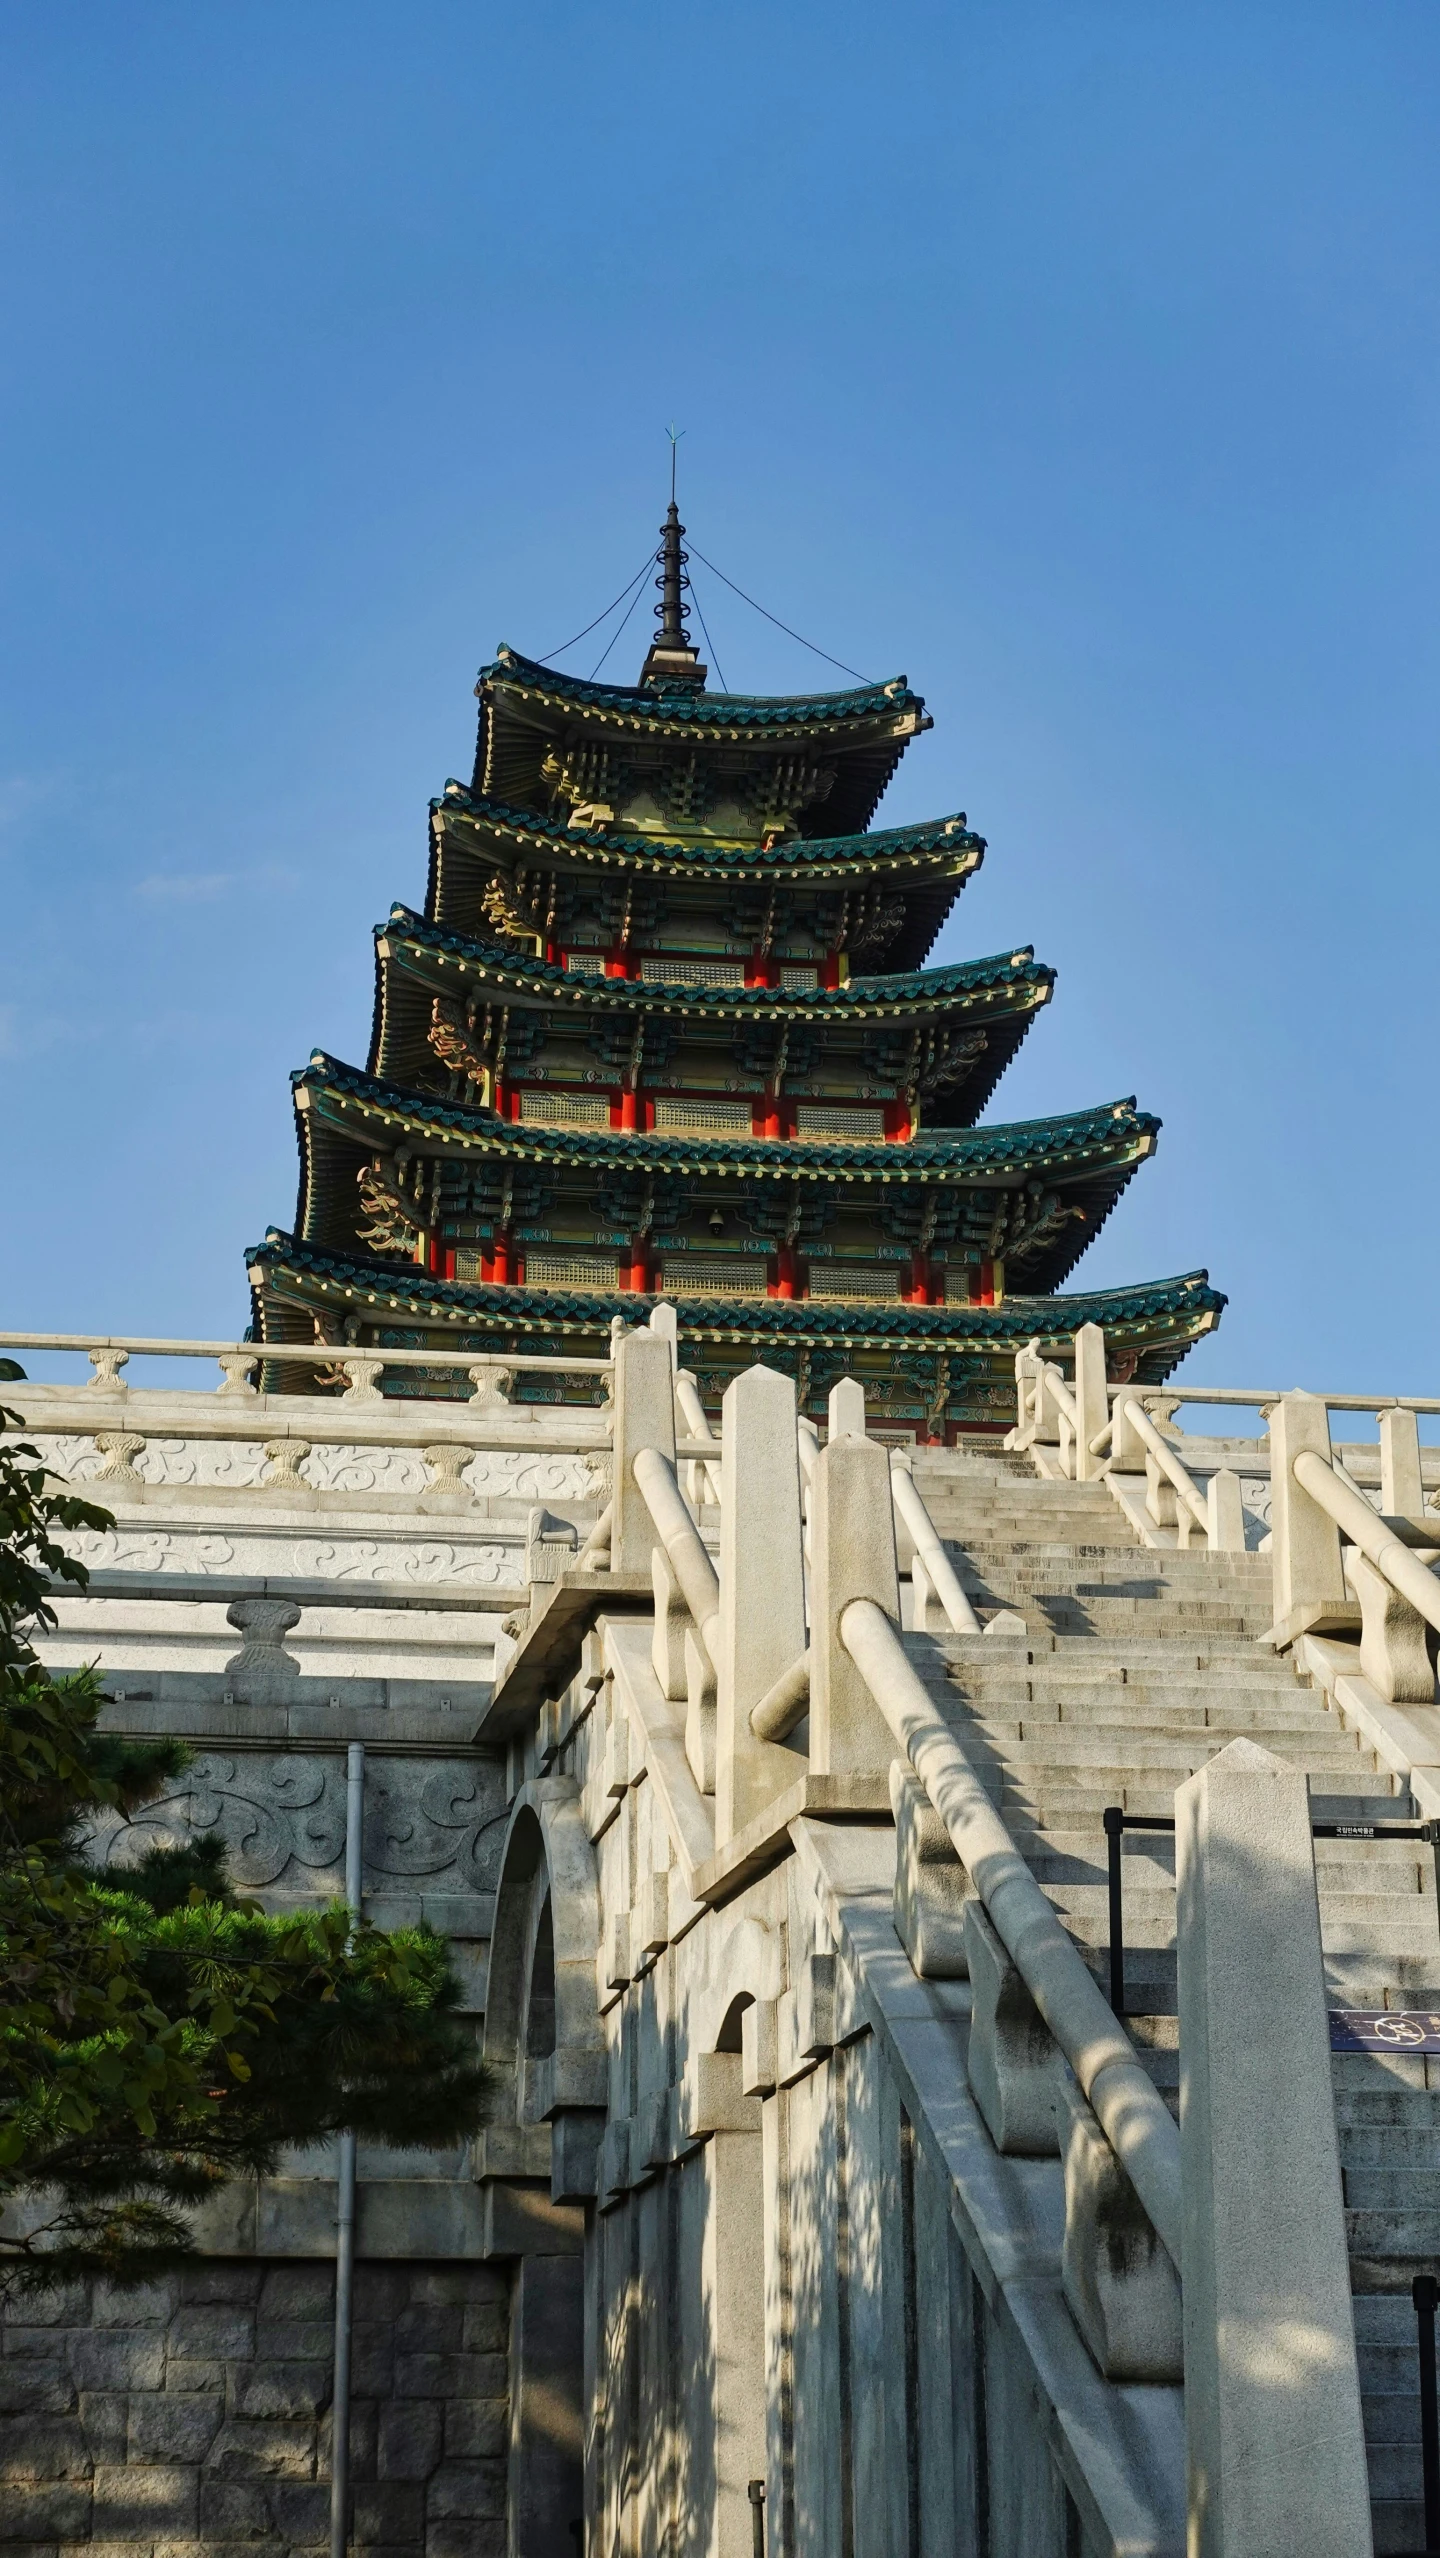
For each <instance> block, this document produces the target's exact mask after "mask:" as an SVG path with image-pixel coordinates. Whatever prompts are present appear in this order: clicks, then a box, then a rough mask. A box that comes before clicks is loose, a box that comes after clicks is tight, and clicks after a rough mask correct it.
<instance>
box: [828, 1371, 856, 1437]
mask: <svg viewBox="0 0 1440 2558" xmlns="http://www.w3.org/2000/svg"><path fill="white" fill-rule="evenodd" d="M827 1409H828V1412H829V1418H830V1436H831V1438H832V1439H863V1438H864V1436H865V1389H864V1387H863V1386H862V1384H861V1383H860V1380H859V1378H858V1377H840V1378H837V1380H836V1382H835V1384H834V1385H833V1386H832V1387H831V1389H830V1396H829V1403H828V1407H827Z"/></svg>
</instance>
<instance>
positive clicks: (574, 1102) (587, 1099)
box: [520, 1092, 610, 1128]
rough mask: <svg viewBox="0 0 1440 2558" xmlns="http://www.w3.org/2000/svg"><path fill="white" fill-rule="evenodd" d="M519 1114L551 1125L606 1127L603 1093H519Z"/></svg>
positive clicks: (607, 1112)
mask: <svg viewBox="0 0 1440 2558" xmlns="http://www.w3.org/2000/svg"><path fill="white" fill-rule="evenodd" d="M520 1117H521V1120H522V1121H524V1120H526V1119H530V1120H541V1121H543V1122H544V1123H545V1124H546V1126H548V1127H551V1128H608V1127H609V1125H610V1104H609V1101H608V1100H607V1098H606V1096H605V1095H604V1094H603V1093H588V1092H522V1094H521V1096H520Z"/></svg>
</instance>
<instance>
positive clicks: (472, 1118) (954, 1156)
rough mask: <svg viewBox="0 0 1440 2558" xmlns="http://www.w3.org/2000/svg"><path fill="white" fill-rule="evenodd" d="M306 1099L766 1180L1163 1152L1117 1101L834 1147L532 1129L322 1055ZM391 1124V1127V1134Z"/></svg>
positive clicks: (546, 1155) (404, 1121)
mask: <svg viewBox="0 0 1440 2558" xmlns="http://www.w3.org/2000/svg"><path fill="white" fill-rule="evenodd" d="M291 1082H292V1085H293V1087H294V1091H295V1098H296V1104H297V1107H299V1108H300V1109H302V1110H304V1111H317V1110H318V1111H319V1112H321V1113H322V1114H324V1115H328V1116H330V1117H331V1118H332V1119H333V1120H334V1122H335V1123H336V1124H337V1125H340V1126H345V1127H353V1128H354V1130H355V1132H356V1135H357V1139H359V1140H360V1141H361V1142H364V1143H365V1144H367V1145H370V1146H372V1147H373V1146H375V1145H376V1144H377V1143H379V1144H382V1145H384V1144H389V1145H401V1144H406V1143H409V1144H411V1145H412V1146H413V1145H415V1144H419V1145H423V1146H424V1147H425V1149H426V1151H427V1152H432V1153H454V1154H461V1155H463V1154H474V1155H485V1154H496V1155H509V1156H512V1157H519V1158H521V1159H523V1160H525V1161H529V1162H534V1163H554V1164H575V1165H593V1166H594V1168H595V1169H596V1170H597V1171H608V1170H610V1169H612V1168H615V1167H618V1166H621V1165H625V1166H630V1167H633V1168H635V1169H642V1168H643V1169H645V1170H647V1171H653V1172H680V1171H683V1170H685V1169H687V1168H691V1169H694V1170H697V1171H702V1172H703V1171H710V1172H736V1173H743V1174H745V1175H747V1176H750V1175H758V1176H760V1177H761V1178H763V1179H774V1180H786V1181H793V1180H796V1179H801V1180H805V1179H818V1180H833V1179H834V1178H835V1177H836V1176H837V1175H838V1174H848V1175H850V1176H851V1177H852V1178H855V1179H859V1180H862V1181H863V1180H870V1181H880V1182H891V1181H938V1180H944V1179H946V1178H947V1177H952V1178H958V1179H967V1178H968V1179H972V1180H975V1179H988V1180H990V1181H994V1180H996V1179H1000V1178H1003V1177H1004V1176H1005V1175H1006V1174H1009V1175H1010V1176H1011V1178H1012V1179H1016V1180H1018V1179H1022V1178H1024V1177H1025V1176H1026V1175H1037V1174H1054V1173H1057V1172H1060V1171H1063V1170H1066V1169H1074V1170H1079V1169H1086V1170H1088V1169H1090V1168H1092V1167H1093V1168H1095V1169H1099V1168H1100V1167H1101V1166H1104V1165H1109V1164H1112V1163H1115V1162H1136V1163H1139V1162H1141V1161H1143V1159H1144V1158H1145V1156H1147V1155H1149V1154H1152V1153H1153V1152H1154V1149H1155V1141H1156V1138H1157V1136H1158V1134H1159V1130H1160V1122H1159V1120H1158V1119H1156V1118H1154V1117H1153V1116H1152V1115H1151V1114H1150V1113H1149V1112H1147V1111H1141V1110H1137V1109H1136V1107H1135V1104H1134V1101H1133V1099H1131V1100H1127V1101H1117V1102H1106V1103H1103V1104H1101V1105H1100V1106H1099V1107H1098V1108H1097V1109H1094V1110H1087V1111H1076V1112H1073V1113H1071V1114H1068V1115H1067V1116H1066V1117H1064V1118H1059V1119H1021V1120H1013V1121H1011V1122H1009V1123H1008V1124H1007V1123H1001V1124H998V1125H996V1126H993V1127H987V1128H960V1129H953V1130H935V1131H933V1132H927V1131H926V1130H925V1129H923V1128H922V1129H921V1131H920V1133H919V1135H918V1136H915V1137H912V1138H909V1139H908V1140H906V1141H905V1142H903V1143H899V1144H888V1145H887V1144H879V1145H874V1144H860V1145H856V1144H853V1143H836V1144H823V1143H820V1142H818V1141H815V1140H808V1139H807V1140H797V1139H787V1138H779V1137H704V1136H698V1135H696V1134H695V1133H694V1132H693V1131H691V1130H688V1129H677V1130H675V1131H673V1132H666V1133H664V1134H661V1133H660V1132H658V1131H656V1132H653V1133H651V1134H649V1135H645V1136H638V1135H627V1134H622V1133H621V1131H619V1130H618V1129H613V1130H601V1129H593V1130H587V1129H561V1128H548V1127H537V1128H527V1127H525V1126H524V1124H523V1123H520V1124H516V1123H515V1122H513V1121H510V1120H502V1119H499V1118H497V1117H496V1115H495V1113H494V1112H493V1111H488V1110H472V1109H467V1108H466V1107H465V1106H464V1105H463V1104H461V1103H458V1102H442V1101H437V1100H435V1099H434V1098H433V1097H432V1096H431V1095H429V1094H426V1093H415V1092H406V1091H403V1090H401V1089H400V1087H399V1086H397V1085H394V1084H388V1083H385V1082H383V1081H382V1080H381V1079H380V1078H378V1077H376V1076H373V1075H366V1074H362V1073H361V1072H360V1071H359V1070H358V1069H357V1068H356V1067H353V1066H342V1065H340V1064H339V1063H338V1061H337V1060H335V1059H334V1058H330V1057H325V1056H320V1055H317V1056H316V1057H315V1058H314V1059H313V1060H312V1062H311V1064H310V1065H309V1066H308V1067H303V1068H301V1069H300V1070H299V1072H298V1073H296V1074H295V1075H293V1076H292V1077H291ZM382 1132H383V1133H382Z"/></svg>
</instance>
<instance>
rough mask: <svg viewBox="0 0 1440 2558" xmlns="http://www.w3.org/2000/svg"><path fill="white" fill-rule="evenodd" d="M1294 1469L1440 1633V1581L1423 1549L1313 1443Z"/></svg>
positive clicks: (1299, 1480) (1339, 1524) (1438, 1526)
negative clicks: (1407, 1538) (1399, 1530)
mask: <svg viewBox="0 0 1440 2558" xmlns="http://www.w3.org/2000/svg"><path fill="white" fill-rule="evenodd" d="M1290 1471H1291V1473H1292V1474H1293V1476H1294V1478H1295V1481H1296V1482H1297V1483H1298V1484H1299V1485H1301V1487H1302V1489H1303V1490H1304V1491H1306V1492H1308V1493H1309V1495H1310V1498H1311V1500H1312V1501H1315V1502H1318V1504H1319V1506H1320V1508H1321V1509H1322V1510H1323V1511H1325V1513H1326V1515H1327V1516H1328V1517H1329V1518H1331V1519H1333V1520H1334V1522H1335V1525H1336V1527H1337V1528H1338V1529H1339V1530H1340V1532H1341V1534H1342V1536H1345V1537H1348V1538H1349V1540H1350V1543H1351V1544H1352V1545H1354V1546H1358V1547H1359V1549H1360V1552H1361V1553H1362V1554H1363V1555H1364V1557H1365V1559H1366V1561H1367V1562H1368V1563H1373V1564H1374V1566H1375V1569H1376V1571H1377V1572H1383V1574H1384V1575H1385V1578H1386V1580H1387V1581H1388V1582H1389V1584H1390V1587H1391V1589H1392V1590H1396V1591H1398V1592H1399V1594H1400V1597H1401V1598H1402V1599H1404V1600H1406V1601H1407V1602H1408V1604H1409V1605H1410V1606H1411V1607H1412V1608H1414V1609H1415V1610H1416V1612H1417V1614H1419V1615H1420V1616H1422V1617H1423V1618H1424V1619H1425V1622H1426V1624H1427V1625H1430V1626H1433V1627H1434V1628H1435V1630H1436V1632H1437V1633H1440V1581H1437V1580H1436V1578H1435V1575H1434V1573H1433V1572H1432V1571H1431V1570H1430V1569H1429V1567H1428V1565H1426V1564H1424V1563H1422V1562H1421V1560H1420V1556H1419V1554H1418V1553H1416V1552H1414V1551H1413V1550H1412V1548H1411V1547H1410V1546H1408V1545H1406V1544H1405V1543H1403V1542H1402V1540H1401V1539H1400V1538H1399V1537H1398V1536H1397V1535H1396V1534H1395V1531H1394V1529H1393V1527H1392V1526H1391V1525H1390V1523H1389V1521H1388V1520H1386V1519H1384V1518H1382V1517H1381V1516H1380V1514H1379V1512H1378V1511H1376V1510H1373V1509H1372V1508H1371V1506H1370V1503H1369V1502H1368V1501H1367V1500H1366V1498H1365V1496H1364V1494H1363V1492H1358V1491H1357V1490H1356V1489H1355V1487H1354V1485H1353V1484H1351V1483H1348V1482H1347V1481H1345V1480H1344V1478H1343V1477H1342V1476H1341V1475H1340V1474H1339V1473H1337V1471H1336V1469H1335V1467H1334V1466H1333V1465H1332V1464H1331V1463H1329V1462H1328V1460H1327V1459H1326V1458H1324V1457H1322V1456H1321V1455H1320V1454H1319V1452H1318V1450H1316V1449H1313V1448H1302V1449H1301V1450H1300V1451H1299V1453H1298V1454H1297V1455H1296V1457H1295V1458H1294V1459H1293V1461H1292V1464H1291V1469H1290ZM1435 1530H1436V1537H1437V1541H1440V1519H1437V1520H1436V1522H1435Z"/></svg>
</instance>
